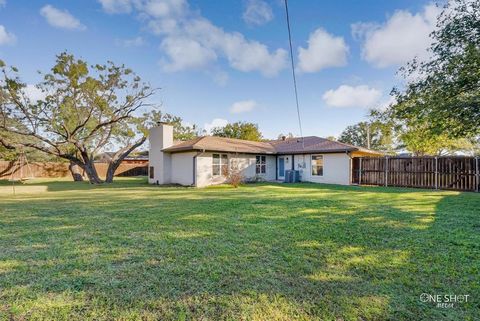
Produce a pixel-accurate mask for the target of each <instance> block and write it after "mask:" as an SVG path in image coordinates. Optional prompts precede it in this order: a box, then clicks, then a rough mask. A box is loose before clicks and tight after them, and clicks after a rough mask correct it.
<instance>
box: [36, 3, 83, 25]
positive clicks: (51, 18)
mask: <svg viewBox="0 0 480 321" xmlns="http://www.w3.org/2000/svg"><path fill="white" fill-rule="evenodd" d="M40 14H41V15H42V16H43V17H44V18H45V19H46V20H47V22H48V24H49V25H51V26H52V27H55V28H61V29H68V30H85V29H87V28H86V27H85V26H84V25H83V24H81V23H80V20H78V19H77V18H75V17H74V16H73V15H71V14H70V13H69V12H68V11H67V10H60V9H57V8H55V7H54V6H52V5H49V4H47V5H45V6H44V7H43V8H42V9H40Z"/></svg>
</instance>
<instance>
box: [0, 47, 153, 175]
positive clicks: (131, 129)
mask: <svg viewBox="0 0 480 321" xmlns="http://www.w3.org/2000/svg"><path fill="white" fill-rule="evenodd" d="M0 68H1V75H2V76H3V77H2V79H1V80H0V112H1V114H2V115H3V116H2V118H3V119H4V120H9V121H4V122H2V123H0V130H1V132H2V135H3V136H2V137H4V139H2V141H1V143H2V145H3V146H4V147H7V148H12V147H13V148H16V147H18V146H23V147H25V148H32V149H35V150H38V151H41V152H44V153H47V154H50V155H53V156H55V157H59V158H62V159H65V160H68V161H70V162H71V164H72V165H78V166H79V167H80V168H81V169H83V170H84V171H85V173H86V174H87V176H88V179H89V181H90V182H91V183H95V184H98V183H102V182H103V180H102V179H100V178H99V176H98V173H97V171H96V169H95V166H94V157H95V155H96V154H97V153H99V152H100V151H101V150H102V149H103V148H105V146H107V145H108V144H114V145H115V146H117V147H118V150H117V151H116V152H115V155H114V157H113V158H112V161H111V162H110V163H109V168H108V170H107V177H106V180H105V181H106V182H111V181H112V180H113V175H114V172H115V170H116V169H117V168H118V166H119V165H120V163H121V161H122V160H123V159H124V158H125V157H126V156H128V154H129V153H130V152H131V151H133V150H134V149H135V148H137V147H139V146H140V145H142V144H143V143H144V142H145V140H146V139H147V133H148V127H149V126H151V125H152V124H153V122H154V119H153V117H152V113H151V112H144V113H143V114H140V112H141V110H142V109H143V108H148V107H153V106H152V105H151V104H148V103H146V100H147V99H148V98H149V97H150V96H152V95H153V94H154V92H155V90H154V89H152V88H151V87H150V86H149V85H148V84H145V83H143V82H142V81H141V79H140V77H138V76H137V75H135V74H134V73H133V72H132V71H131V70H130V69H128V68H125V67H124V66H117V65H115V64H113V63H112V62H108V63H107V64H105V65H98V64H97V65H92V66H89V65H88V64H87V63H86V62H85V61H83V60H80V59H76V58H75V57H74V56H73V55H70V54H67V53H62V54H60V55H58V56H57V60H56V64H55V66H54V67H53V68H52V70H51V72H50V73H47V74H43V81H42V82H40V83H39V84H37V88H38V89H39V90H41V91H42V92H43V93H44V95H45V98H44V99H41V100H38V101H32V100H31V99H30V98H29V97H28V96H27V95H26V93H25V90H24V89H25V87H26V85H25V84H24V83H23V82H22V81H21V80H20V77H19V76H18V70H17V69H16V68H15V67H7V66H6V65H5V63H4V62H3V61H0ZM7 135H10V136H11V137H10V140H9V139H8V137H7V138H5V137H6V136H7ZM12 138H13V139H12Z"/></svg>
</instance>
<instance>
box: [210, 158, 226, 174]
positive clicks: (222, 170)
mask: <svg viewBox="0 0 480 321" xmlns="http://www.w3.org/2000/svg"><path fill="white" fill-rule="evenodd" d="M227 171H228V156H227V154H222V155H220V154H213V155H212V174H213V176H220V175H226V174H227Z"/></svg>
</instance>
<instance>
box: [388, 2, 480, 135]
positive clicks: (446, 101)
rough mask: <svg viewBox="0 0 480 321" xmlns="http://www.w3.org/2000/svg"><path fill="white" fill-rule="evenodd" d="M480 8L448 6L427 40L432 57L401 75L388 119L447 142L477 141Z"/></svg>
mask: <svg viewBox="0 0 480 321" xmlns="http://www.w3.org/2000/svg"><path fill="white" fill-rule="evenodd" d="M479 30H480V2H479V1H470V0H452V1H449V2H448V4H447V5H446V7H445V8H444V10H443V12H442V13H441V15H440V16H439V18H438V21H437V29H436V30H435V31H434V32H433V33H432V34H431V37H432V40H433V43H432V45H431V47H430V53H431V57H430V58H429V59H428V60H426V61H418V60H414V61H412V62H410V63H409V64H408V65H407V66H406V67H404V68H402V70H401V72H402V74H403V75H404V77H405V78H406V79H407V80H408V82H407V84H406V88H405V89H398V88H395V89H394V90H393V94H394V95H395V97H396V101H397V103H395V104H393V105H391V106H390V108H389V110H388V112H389V113H390V117H391V119H394V120H396V121H401V122H403V123H405V124H406V125H407V126H409V127H413V128H417V127H421V128H427V129H428V133H431V134H437V135H446V136H448V137H449V138H469V137H475V136H478V135H480V125H479V124H480V32H479Z"/></svg>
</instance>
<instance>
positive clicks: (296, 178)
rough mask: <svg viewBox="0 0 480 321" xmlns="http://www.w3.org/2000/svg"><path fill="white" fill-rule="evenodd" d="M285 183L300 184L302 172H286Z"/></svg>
mask: <svg viewBox="0 0 480 321" xmlns="http://www.w3.org/2000/svg"><path fill="white" fill-rule="evenodd" d="M284 182H285V183H298V182H300V171H295V170H286V171H285V180H284Z"/></svg>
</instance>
